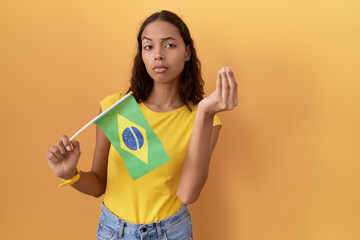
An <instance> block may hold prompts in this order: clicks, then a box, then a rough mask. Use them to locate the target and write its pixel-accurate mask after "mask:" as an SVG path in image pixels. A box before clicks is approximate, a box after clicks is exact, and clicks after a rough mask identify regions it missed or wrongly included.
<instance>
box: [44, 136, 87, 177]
mask: <svg viewBox="0 0 360 240" xmlns="http://www.w3.org/2000/svg"><path fill="white" fill-rule="evenodd" d="M71 145H72V147H73V148H72V149H71ZM80 154H81V152H80V143H79V142H78V141H76V140H74V139H73V140H72V141H71V142H70V141H69V139H68V137H67V136H66V135H63V136H61V140H60V141H58V142H57V144H56V145H55V146H52V147H51V148H50V149H49V150H47V151H46V152H45V156H46V159H47V161H48V164H49V167H50V169H51V170H52V171H53V172H54V173H55V175H56V176H58V177H60V178H63V179H70V178H72V177H73V176H74V175H75V173H76V166H77V164H78V161H79V158H80Z"/></svg>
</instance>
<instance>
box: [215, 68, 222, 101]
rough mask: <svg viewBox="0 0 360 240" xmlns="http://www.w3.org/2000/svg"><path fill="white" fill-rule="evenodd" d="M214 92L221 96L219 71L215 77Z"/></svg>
mask: <svg viewBox="0 0 360 240" xmlns="http://www.w3.org/2000/svg"><path fill="white" fill-rule="evenodd" d="M215 91H216V92H217V93H218V95H219V96H220V94H221V69H220V70H219V71H218V73H217V76H216V90H215Z"/></svg>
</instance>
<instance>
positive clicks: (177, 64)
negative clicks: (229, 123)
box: [46, 10, 238, 240]
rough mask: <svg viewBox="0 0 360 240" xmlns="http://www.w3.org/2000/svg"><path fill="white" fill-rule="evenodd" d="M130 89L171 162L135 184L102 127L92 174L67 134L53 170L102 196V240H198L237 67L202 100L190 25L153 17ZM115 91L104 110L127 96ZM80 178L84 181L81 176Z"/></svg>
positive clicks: (54, 152) (51, 155)
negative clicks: (204, 193) (201, 203)
mask: <svg viewBox="0 0 360 240" xmlns="http://www.w3.org/2000/svg"><path fill="white" fill-rule="evenodd" d="M137 40H138V52H137V55H136V57H135V60H134V66H133V70H132V77H131V81H130V84H131V86H130V88H129V90H128V92H130V91H132V92H133V96H134V98H135V99H136V100H137V102H138V106H139V108H140V110H141V111H142V113H143V114H144V116H145V118H146V120H147V121H148V122H149V124H150V126H151V127H152V128H153V130H154V132H155V133H156V134H157V135H158V137H159V139H160V140H161V142H162V144H163V146H164V149H165V150H166V152H167V154H168V156H169V158H170V161H168V162H166V163H165V164H163V165H161V166H160V167H158V168H156V169H154V170H152V171H151V172H149V173H147V174H146V175H144V176H142V177H140V178H139V179H136V180H133V179H132V178H131V177H130V176H129V173H128V172H127V170H126V166H125V164H124V161H123V160H122V158H121V156H120V155H119V154H118V153H117V152H116V150H115V148H114V147H113V145H112V144H111V143H110V142H109V140H108V139H107V137H106V136H105V135H104V133H103V132H102V130H101V129H100V128H99V127H98V126H96V146H95V153H94V159H93V165H92V169H91V171H90V172H83V171H79V170H78V169H77V164H78V160H79V157H80V144H79V142H78V141H76V140H72V141H71V142H69V139H68V137H67V136H65V135H63V136H62V139H61V140H60V141H59V142H58V143H57V144H56V146H53V147H51V148H50V149H49V150H48V151H47V152H46V157H47V160H48V163H49V166H50V168H51V170H52V171H53V172H54V173H55V174H56V176H58V177H60V178H62V179H63V180H64V181H65V180H68V179H72V180H70V181H69V183H70V184H71V186H72V187H74V188H75V189H77V190H78V191H80V192H82V193H85V194H88V195H92V196H94V197H100V196H102V195H103V194H104V193H105V195H104V199H103V201H102V202H101V215H100V219H99V225H98V229H97V238H98V239H125V240H126V239H169V240H171V239H176V240H182V239H193V236H192V232H193V230H192V223H191V215H190V213H189V210H188V207H187V205H189V204H191V203H193V202H195V201H196V200H197V199H198V197H199V195H200V192H201V190H202V188H203V186H204V184H205V182H206V179H207V175H208V169H209V163H210V158H211V154H212V152H213V149H214V147H215V145H216V142H217V139H218V135H219V131H220V127H221V123H220V120H219V118H218V117H217V116H216V113H218V112H221V111H225V110H231V109H232V108H234V107H235V106H236V105H237V104H238V97H237V84H236V81H235V78H234V75H233V73H232V70H231V68H228V67H226V68H222V69H221V70H220V71H219V72H218V74H217V82H216V90H215V91H214V92H213V93H212V94H210V95H209V96H208V97H207V98H203V84H204V83H203V80H202V78H201V68H200V61H199V60H198V58H197V55H196V51H195V48H194V43H193V40H192V39H191V37H190V32H189V30H188V28H187V26H186V25H185V23H184V22H183V21H182V20H181V19H180V18H179V17H178V16H177V15H176V14H174V13H172V12H170V11H165V10H163V11H161V12H157V13H154V14H152V15H151V16H149V17H148V18H147V19H146V20H145V21H144V23H143V24H142V26H141V27H140V31H139V34H138V37H137ZM124 95H125V94H124V93H116V94H111V95H109V96H107V97H106V98H104V100H102V101H101V102H100V105H101V107H100V111H99V113H101V112H103V111H105V110H106V109H107V108H108V107H110V106H111V105H112V104H113V103H115V102H116V101H117V100H119V99H120V98H121V97H123V96H124ZM149 161H150V160H149ZM80 176H81V177H80Z"/></svg>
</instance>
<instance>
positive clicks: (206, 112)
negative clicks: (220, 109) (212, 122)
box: [197, 102, 215, 119]
mask: <svg viewBox="0 0 360 240" xmlns="http://www.w3.org/2000/svg"><path fill="white" fill-rule="evenodd" d="M197 112H198V113H199V114H200V115H202V116H203V117H205V118H211V119H212V118H214V116H215V112H213V111H211V110H209V109H207V108H206V107H205V106H204V105H203V104H201V102H200V103H199V105H198V108H197Z"/></svg>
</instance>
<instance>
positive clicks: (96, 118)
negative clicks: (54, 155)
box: [69, 92, 132, 141]
mask: <svg viewBox="0 0 360 240" xmlns="http://www.w3.org/2000/svg"><path fill="white" fill-rule="evenodd" d="M130 95H132V92H129V93H128V94H126V95H125V96H124V97H122V98H121V99H120V100H119V101H117V102H116V103H114V104H113V105H111V107H109V108H108V109H106V110H105V111H104V112H102V113H100V114H99V115H98V116H96V117H95V118H94V119H93V120H91V121H90V122H89V123H88V124H86V125H85V126H84V127H82V128H81V129H80V130H79V131H77V133H75V134H74V136H72V137H71V138H70V140H69V141H71V140H73V139H74V138H75V137H76V136H77V135H78V134H79V133H81V132H82V131H83V130H84V129H85V128H87V127H88V126H89V125H90V124H92V123H94V122H96V121H97V120H99V119H100V118H101V117H102V116H104V115H105V114H106V113H108V112H109V111H111V109H113V108H114V107H116V106H117V105H119V104H120V103H121V102H123V101H124V100H125V99H127V98H128V97H129V96H130Z"/></svg>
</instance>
